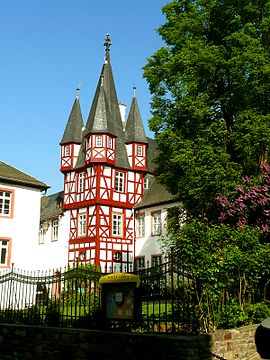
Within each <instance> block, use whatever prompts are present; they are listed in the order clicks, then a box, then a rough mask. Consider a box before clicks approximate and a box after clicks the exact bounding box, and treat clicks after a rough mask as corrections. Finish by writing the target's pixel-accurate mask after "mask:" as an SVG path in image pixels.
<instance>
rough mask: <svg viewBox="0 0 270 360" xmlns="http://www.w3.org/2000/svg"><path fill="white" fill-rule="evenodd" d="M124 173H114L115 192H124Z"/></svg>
mask: <svg viewBox="0 0 270 360" xmlns="http://www.w3.org/2000/svg"><path fill="white" fill-rule="evenodd" d="M124 185H125V173H123V172H121V171H116V172H115V186H114V187H115V191H117V192H121V193H122V192H124V189H125V186H124Z"/></svg>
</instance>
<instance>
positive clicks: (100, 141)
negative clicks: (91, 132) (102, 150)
mask: <svg viewBox="0 0 270 360" xmlns="http://www.w3.org/2000/svg"><path fill="white" fill-rule="evenodd" d="M96 147H102V136H100V135H98V136H96Z"/></svg>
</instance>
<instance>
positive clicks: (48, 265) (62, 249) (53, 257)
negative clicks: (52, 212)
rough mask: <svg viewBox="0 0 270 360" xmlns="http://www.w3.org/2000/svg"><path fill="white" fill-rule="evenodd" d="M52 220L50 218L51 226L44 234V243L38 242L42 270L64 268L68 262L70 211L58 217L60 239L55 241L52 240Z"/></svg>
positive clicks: (38, 255)
mask: <svg viewBox="0 0 270 360" xmlns="http://www.w3.org/2000/svg"><path fill="white" fill-rule="evenodd" d="M52 220H54V219H52ZM52 220H48V225H49V227H48V230H47V231H46V233H45V235H44V243H42V244H41V243H39V241H38V242H37V244H38V250H37V257H38V259H39V269H40V270H51V269H59V268H64V267H65V266H67V264H68V238H69V225H70V212H69V211H66V212H65V213H64V214H63V216H59V217H58V221H59V227H58V240H54V241H52Z"/></svg>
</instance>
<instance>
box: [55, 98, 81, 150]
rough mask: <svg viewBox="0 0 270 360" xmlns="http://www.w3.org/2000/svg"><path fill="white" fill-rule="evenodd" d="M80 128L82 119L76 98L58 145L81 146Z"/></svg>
mask: <svg viewBox="0 0 270 360" xmlns="http://www.w3.org/2000/svg"><path fill="white" fill-rule="evenodd" d="M82 128H83V118H82V112H81V106H80V101H79V98H78V97H77V96H76V98H75V100H74V103H73V106H72V109H71V112H70V115H69V118H68V122H67V126H66V129H65V132H64V135H63V137H62V140H61V141H60V145H64V144H68V143H76V144H81V142H82Z"/></svg>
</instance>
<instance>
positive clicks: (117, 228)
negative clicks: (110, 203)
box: [112, 214, 122, 236]
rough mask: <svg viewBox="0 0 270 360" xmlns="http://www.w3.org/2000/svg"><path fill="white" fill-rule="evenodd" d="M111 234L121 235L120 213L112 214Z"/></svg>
mask: <svg viewBox="0 0 270 360" xmlns="http://www.w3.org/2000/svg"><path fill="white" fill-rule="evenodd" d="M112 234H113V236H122V215H121V214H113V219H112Z"/></svg>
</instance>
